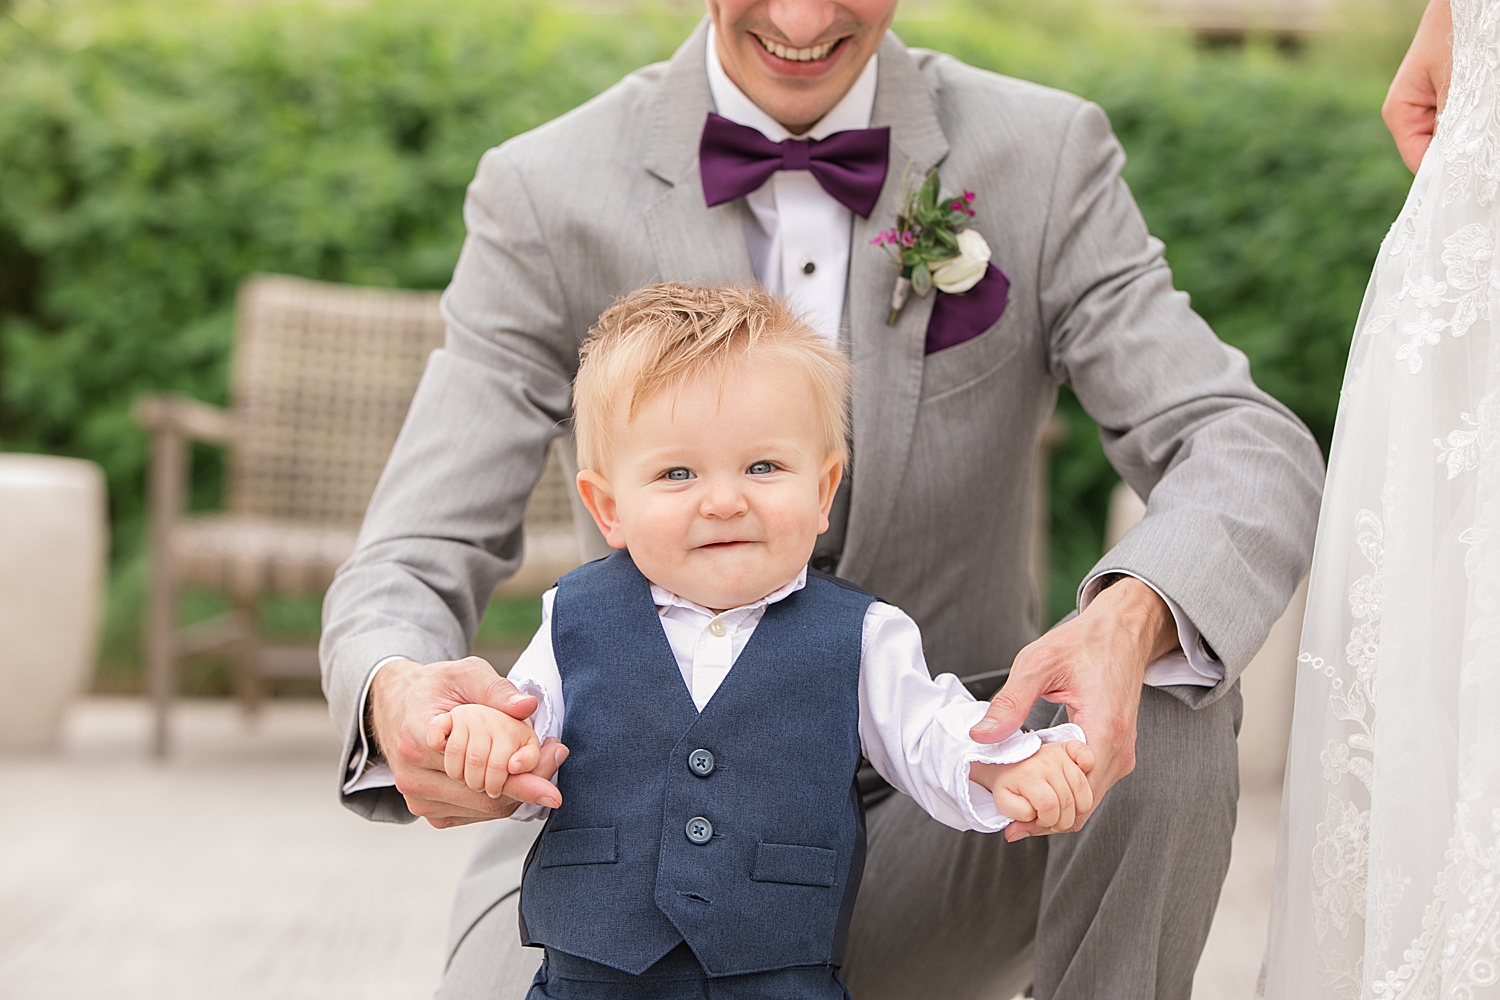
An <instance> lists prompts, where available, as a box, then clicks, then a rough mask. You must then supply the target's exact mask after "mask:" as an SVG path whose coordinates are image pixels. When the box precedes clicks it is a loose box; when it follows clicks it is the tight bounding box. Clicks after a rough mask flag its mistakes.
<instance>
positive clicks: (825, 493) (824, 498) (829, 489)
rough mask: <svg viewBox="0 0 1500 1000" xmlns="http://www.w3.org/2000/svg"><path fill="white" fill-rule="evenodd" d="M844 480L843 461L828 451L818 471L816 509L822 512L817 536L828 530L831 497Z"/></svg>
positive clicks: (831, 503)
mask: <svg viewBox="0 0 1500 1000" xmlns="http://www.w3.org/2000/svg"><path fill="white" fill-rule="evenodd" d="M843 480H844V460H843V459H842V458H840V457H839V455H838V453H837V452H832V451H830V452H829V453H828V454H827V455H826V456H824V458H823V465H822V467H821V468H820V469H819V470H818V507H819V509H820V510H821V511H822V517H821V519H820V521H819V525H820V527H819V528H818V534H820V535H821V534H822V533H823V532H825V531H827V530H828V512H829V511H830V510H832V509H833V497H834V495H835V494H836V493H838V491H839V483H841V482H843Z"/></svg>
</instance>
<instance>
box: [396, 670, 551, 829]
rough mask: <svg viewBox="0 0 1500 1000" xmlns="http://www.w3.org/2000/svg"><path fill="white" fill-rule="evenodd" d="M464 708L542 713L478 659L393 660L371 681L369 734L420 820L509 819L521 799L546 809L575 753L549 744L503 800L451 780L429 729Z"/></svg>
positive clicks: (444, 823)
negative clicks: (554, 778)
mask: <svg viewBox="0 0 1500 1000" xmlns="http://www.w3.org/2000/svg"><path fill="white" fill-rule="evenodd" d="M459 705H488V706H489V707H490V708H493V709H495V710H497V711H500V712H504V713H505V714H506V715H508V716H510V717H511V718H512V719H521V720H524V719H529V718H530V717H531V713H533V712H535V711H536V699H535V698H533V697H531V696H530V695H523V694H521V693H520V692H519V691H517V690H516V688H515V685H513V684H511V682H510V681H508V680H506V679H505V678H504V677H501V676H500V675H499V674H497V673H495V669H494V668H493V667H491V666H490V665H489V664H488V663H486V662H485V661H484V660H481V659H480V658H479V657H477V656H470V657H467V658H466V659H462V660H449V661H444V662H441V663H427V664H422V663H415V662H413V661H411V660H393V661H391V662H390V663H387V664H386V665H385V666H383V667H381V668H380V671H379V672H378V673H377V674H376V675H375V679H374V680H373V681H372V682H371V683H370V697H369V705H368V708H369V722H370V735H372V736H373V737H374V738H375V744H376V749H377V751H378V752H379V753H380V754H381V755H382V756H383V757H384V758H385V762H386V763H387V764H388V765H389V766H390V769H391V773H392V774H393V775H395V778H396V790H397V791H399V792H400V793H401V794H402V795H403V796H405V797H406V808H408V809H410V810H411V812H412V814H413V815H415V816H421V817H422V818H423V819H425V820H427V822H428V823H430V824H432V825H433V826H435V827H437V828H438V829H443V828H445V827H450V826H462V825H464V824H466V823H478V822H482V821H483V820H488V819H499V818H503V817H506V816H509V815H510V814H511V813H513V812H515V811H516V808H517V807H518V806H520V804H521V803H522V802H530V803H533V804H536V805H545V804H549V803H550V802H551V801H552V800H554V799H556V797H557V788H556V787H554V786H553V784H552V781H551V778H552V776H553V775H554V774H556V773H557V769H558V768H559V767H561V766H562V762H563V761H564V760H565V759H566V758H567V755H568V751H567V749H566V748H565V747H564V746H563V745H562V744H561V743H559V742H558V741H557V740H554V739H549V740H547V741H546V742H545V743H543V744H542V747H541V753H540V757H539V762H538V764H537V768H536V770H534V771H532V772H531V773H530V774H518V775H513V776H512V777H511V779H510V780H509V781H507V782H506V785H505V792H506V794H505V795H503V796H501V797H500V798H490V797H489V796H488V795H486V794H485V793H484V792H482V791H477V792H476V791H474V790H473V789H471V788H469V786H468V785H466V784H464V782H463V781H456V780H454V779H453V778H450V777H448V774H447V772H446V770H445V769H444V763H443V754H442V752H441V751H438V750H433V749H432V748H431V747H429V746H428V744H427V732H428V726H429V725H430V724H431V723H432V720H433V719H434V718H435V717H437V716H439V715H442V714H443V713H445V712H449V711H452V710H453V709H454V708H456V707H457V706H459Z"/></svg>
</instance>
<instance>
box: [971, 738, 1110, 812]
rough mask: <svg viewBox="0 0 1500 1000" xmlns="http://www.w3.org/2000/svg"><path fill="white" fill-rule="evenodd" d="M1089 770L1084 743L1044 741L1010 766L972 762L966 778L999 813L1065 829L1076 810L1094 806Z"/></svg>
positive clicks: (1091, 758) (1091, 761)
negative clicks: (984, 791) (985, 794)
mask: <svg viewBox="0 0 1500 1000" xmlns="http://www.w3.org/2000/svg"><path fill="white" fill-rule="evenodd" d="M1093 768H1094V752H1093V751H1092V750H1090V749H1089V748H1088V747H1087V746H1086V745H1085V744H1083V743H1079V742H1076V741H1073V742H1068V743H1044V744H1042V748H1041V749H1040V750H1038V751H1037V752H1036V753H1035V754H1033V755H1032V756H1030V757H1028V758H1026V759H1025V760H1023V761H1018V762H1016V763H1014V764H972V765H970V767H969V777H970V778H972V779H973V780H974V781H975V782H977V783H979V784H980V785H982V786H984V788H986V789H987V790H988V791H989V792H990V793H991V794H992V795H994V797H995V808H996V809H998V810H1000V813H1001V815H1003V816H1009V817H1010V818H1011V819H1013V820H1015V821H1017V822H1019V823H1036V824H1037V825H1038V826H1041V827H1044V828H1046V830H1047V832H1049V833H1067V832H1068V831H1069V830H1071V829H1072V828H1073V823H1074V822H1075V820H1077V818H1078V815H1079V814H1080V813H1086V812H1088V811H1089V810H1090V809H1092V808H1093V807H1094V790H1093V788H1092V787H1091V786H1090V785H1089V781H1088V773H1089V772H1090V771H1091V770H1093Z"/></svg>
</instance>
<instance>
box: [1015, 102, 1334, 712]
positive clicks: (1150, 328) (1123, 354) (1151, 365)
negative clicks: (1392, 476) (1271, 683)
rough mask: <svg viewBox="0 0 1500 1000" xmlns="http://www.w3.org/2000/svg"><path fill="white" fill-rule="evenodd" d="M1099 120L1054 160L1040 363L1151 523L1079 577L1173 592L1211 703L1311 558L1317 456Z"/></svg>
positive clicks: (1191, 694)
mask: <svg viewBox="0 0 1500 1000" xmlns="http://www.w3.org/2000/svg"><path fill="white" fill-rule="evenodd" d="M1124 161H1125V154H1124V151H1123V150H1122V149H1121V148H1120V145H1119V143H1118V141H1116V139H1115V137H1114V135H1113V133H1112V132H1111V130H1110V127H1109V122H1108V120H1107V119H1106V117H1105V115H1104V112H1103V111H1102V110H1100V109H1099V108H1098V107H1097V106H1095V105H1092V104H1082V105H1080V107H1079V109H1078V110H1077V111H1076V112H1075V114H1074V116H1073V119H1072V121H1071V123H1070V124H1069V127H1068V129H1067V133H1066V136H1065V138H1064V140H1063V142H1062V144H1061V146H1060V149H1059V153H1058V161H1057V169H1056V172H1055V180H1054V188H1053V192H1052V196H1051V199H1050V207H1049V215H1048V222H1047V230H1046V235H1045V238H1044V241H1043V246H1042V250H1041V258H1040V261H1039V275H1040V281H1039V284H1038V289H1039V291H1038V295H1039V298H1040V301H1039V310H1040V315H1041V317H1042V322H1043V323H1044V325H1045V329H1046V330H1047V332H1048V337H1049V363H1050V365H1051V367H1052V371H1053V375H1054V377H1055V378H1057V379H1058V380H1059V381H1062V382H1067V383H1069V384H1070V385H1071V386H1072V388H1073V390H1074V392H1075V393H1076V394H1077V396H1078V399H1079V401H1080V402H1081V403H1082V404H1083V407H1084V409H1085V410H1087V411H1088V413H1089V415H1090V416H1092V417H1093V418H1094V419H1095V420H1096V421H1097V422H1098V424H1099V432H1100V436H1101V438H1102V440H1103V443H1104V450H1105V454H1106V455H1107V456H1108V458H1109V461H1110V463H1111V464H1112V465H1113V466H1114V467H1115V469H1116V470H1117V471H1118V472H1119V473H1120V476H1121V478H1123V479H1124V480H1125V481H1126V482H1127V483H1129V484H1130V485H1131V487H1132V488H1134V489H1135V491H1136V493H1138V494H1139V495H1140V496H1142V497H1144V498H1146V500H1147V506H1146V516H1145V518H1144V519H1143V520H1142V521H1141V523H1140V524H1138V525H1137V526H1136V527H1135V528H1133V529H1132V530H1131V531H1130V532H1129V533H1128V534H1126V536H1125V537H1124V538H1123V539H1122V540H1121V541H1120V543H1119V544H1118V545H1116V546H1115V547H1114V549H1112V550H1111V551H1110V552H1108V553H1106V554H1105V556H1104V558H1103V559H1102V560H1101V561H1100V562H1099V564H1098V565H1097V566H1096V567H1095V569H1094V570H1093V571H1092V572H1091V573H1090V574H1089V578H1093V577H1094V576H1096V575H1097V574H1099V573H1106V572H1125V573H1131V574H1134V575H1135V576H1138V577H1140V578H1141V579H1143V580H1145V581H1147V582H1148V583H1150V584H1151V585H1152V586H1153V587H1155V588H1156V589H1157V590H1158V591H1159V592H1161V593H1164V594H1167V595H1169V596H1170V597H1171V598H1172V599H1173V600H1175V601H1176V602H1177V604H1178V605H1179V606H1180V607H1181V608H1182V609H1183V611H1185V612H1186V614H1187V616H1188V617H1189V618H1190V619H1191V621H1192V622H1193V624H1194V625H1195V626H1196V627H1197V628H1198V630H1199V632H1200V633H1201V634H1202V636H1203V638H1204V640H1205V641H1206V642H1207V643H1208V644H1209V646H1211V647H1212V649H1213V651H1214V652H1215V653H1216V654H1217V655H1218V657H1219V659H1220V660H1221V661H1222V662H1223V664H1224V666H1225V678H1224V680H1223V681H1222V682H1220V683H1219V684H1217V685H1215V686H1214V687H1211V688H1200V689H1196V690H1193V689H1186V688H1178V689H1171V690H1173V692H1174V693H1177V694H1178V696H1179V697H1182V698H1183V699H1184V700H1185V701H1188V702H1189V704H1193V705H1201V704H1206V703H1207V702H1208V701H1211V700H1213V699H1214V698H1216V697H1218V695H1220V694H1222V693H1223V691H1224V690H1226V689H1227V687H1228V685H1230V684H1232V683H1233V682H1234V681H1235V680H1236V679H1237V678H1238V676H1239V674H1240V672H1241V671H1242V670H1243V669H1244V667H1245V665H1246V664H1247V663H1248V662H1249V661H1250V658H1251V657H1252V656H1253V655H1254V654H1255V652H1256V650H1257V649H1259V647H1260V645H1261V643H1263V642H1264V641H1265V637H1266V635H1267V633H1268V632H1269V631H1270V627H1271V625H1272V623H1273V622H1274V621H1275V620H1276V618H1277V617H1278V616H1279V615H1280V614H1281V612H1282V611H1283V610H1284V609H1285V607H1286V604H1287V601H1288V600H1289V599H1290V597H1291V594H1292V591H1293V589H1294V588H1295V587H1296V584H1297V581H1298V580H1299V579H1300V578H1301V577H1302V575H1303V574H1304V573H1305V572H1306V571H1307V568H1308V564H1309V562H1310V560H1311V557H1312V541H1313V532H1314V530H1315V528H1316V526H1317V516H1318V501H1319V496H1320V493H1321V489H1322V482H1323V462H1322V456H1321V454H1320V452H1319V451H1318V447H1317V444H1316V442H1315V441H1314V440H1313V438H1312V436H1311V435H1310V434H1309V433H1308V431H1307V429H1306V428H1305V427H1303V425H1302V423H1301V422H1300V421H1299V420H1298V419H1297V418H1296V417H1295V416H1294V415H1293V414H1292V413H1291V411H1289V410H1288V409H1287V408H1286V407H1284V406H1282V405H1281V404H1280V403H1278V402H1276V401H1275V400H1274V399H1272V398H1271V397H1270V396H1269V395H1267V394H1266V393H1264V392H1262V391H1261V390H1260V389H1258V388H1257V387H1256V385H1255V383H1254V382H1253V381H1252V380H1251V377H1250V365H1249V362H1248V361H1247V360H1246V358H1245V356H1244V355H1243V354H1241V353H1240V352H1239V351H1237V350H1235V349H1234V348H1232V347H1229V346H1228V345H1226V344H1224V343H1222V342H1221V341H1220V340H1219V339H1218V338H1217V337H1215V336H1214V333H1213V331H1212V330H1210V329H1209V327H1208V325H1207V324H1206V323H1205V322H1204V321H1203V320H1202V318H1200V317H1199V316H1198V315H1197V314H1196V313H1194V312H1193V310H1192V308H1191V306H1190V305H1189V302H1188V297H1187V295H1186V294H1185V293H1183V292H1180V291H1177V290H1176V289H1175V288H1174V287H1173V285H1172V274H1171V270H1170V269H1169V268H1168V266H1167V263H1166V260H1165V258H1164V256H1163V248H1162V244H1161V242H1160V241H1159V240H1156V239H1154V238H1152V237H1151V235H1150V234H1149V233H1148V232H1147V230H1146V225H1145V221H1144V219H1143V218H1142V217H1141V214H1140V210H1139V209H1138V208H1137V206H1136V204H1135V200H1134V198H1133V197H1132V196H1131V194H1130V191H1129V189H1128V188H1127V187H1126V185H1125V182H1124V181H1123V180H1122V179H1121V177H1120V169H1121V167H1122V166H1123V164H1124Z"/></svg>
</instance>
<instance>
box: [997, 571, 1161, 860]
mask: <svg viewBox="0 0 1500 1000" xmlns="http://www.w3.org/2000/svg"><path fill="white" fill-rule="evenodd" d="M1176 645H1177V626H1176V622H1175V621H1173V619H1172V612H1171V611H1170V610H1169V609H1168V608H1167V605H1166V603H1165V602H1164V601H1162V599H1161V598H1160V597H1158V596H1156V591H1154V590H1152V589H1151V588H1150V587H1148V586H1146V585H1145V584H1144V583H1142V582H1141V581H1139V580H1137V579H1135V578H1134V577H1125V578H1124V579H1121V580H1120V581H1119V582H1117V583H1115V584H1114V585H1113V586H1111V587H1106V588H1105V589H1104V590H1103V591H1101V592H1100V593H1099V595H1098V596H1097V597H1095V598H1094V600H1093V602H1092V603H1091V604H1090V605H1089V606H1088V608H1087V609H1086V610H1085V611H1084V612H1083V613H1082V614H1080V615H1079V616H1078V617H1077V618H1074V619H1073V620H1072V621H1070V622H1067V623H1066V624H1063V625H1059V626H1058V627H1057V628H1055V629H1053V630H1052V631H1051V632H1048V633H1047V634H1046V635H1044V636H1042V637H1041V638H1040V639H1038V640H1036V641H1035V642H1033V643H1032V644H1031V645H1029V646H1027V647H1026V648H1025V649H1023V650H1021V652H1020V654H1019V655H1017V656H1016V660H1015V663H1014V664H1012V665H1011V670H1010V678H1009V679H1008V680H1007V681H1006V682H1005V687H1003V688H1001V689H1000V692H999V693H998V694H996V695H995V697H994V698H992V699H991V700H990V707H989V710H988V711H987V712H985V716H984V718H983V719H981V720H980V721H979V723H978V724H977V725H975V726H974V728H973V729H971V730H969V736H970V737H971V738H972V739H973V740H974V741H975V742H976V743H996V742H999V741H1000V740H1002V739H1004V738H1005V737H1007V736H1009V735H1010V734H1011V733H1014V732H1015V731H1016V730H1017V729H1018V728H1020V726H1021V724H1022V723H1023V722H1025V721H1026V716H1027V715H1028V714H1029V713H1030V712H1031V706H1032V705H1033V704H1035V703H1036V700H1037V699H1038V698H1046V699H1047V700H1048V701H1053V702H1061V703H1063V704H1065V705H1067V706H1068V711H1069V716H1068V719H1069V721H1070V722H1076V723H1077V724H1078V725H1079V726H1080V727H1082V729H1083V731H1084V732H1085V733H1086V734H1087V735H1088V738H1089V743H1088V745H1089V748H1090V749H1091V750H1092V751H1093V756H1094V762H1095V763H1094V767H1093V769H1092V770H1091V771H1089V785H1090V786H1092V788H1093V790H1094V801H1093V805H1092V807H1091V808H1088V809H1084V810H1081V811H1080V812H1079V814H1078V815H1077V817H1076V818H1075V821H1074V822H1073V824H1072V826H1071V827H1069V828H1068V830H1069V831H1070V832H1076V831H1078V830H1081V829H1083V824H1084V823H1085V822H1086V821H1087V820H1088V818H1089V816H1090V815H1091V814H1092V813H1093V811H1094V808H1097V807H1098V804H1099V801H1100V799H1102V798H1103V797H1104V793H1105V792H1106V791H1108V790H1109V788H1110V786H1111V785H1113V784H1114V783H1115V782H1116V781H1119V780H1120V779H1121V778H1123V777H1125V775H1127V774H1129V773H1130V772H1131V771H1132V770H1134V769H1135V722H1136V714H1137V712H1138V711H1139V709H1140V704H1141V684H1142V681H1143V680H1144V679H1145V676H1146V667H1147V666H1149V665H1150V664H1151V662H1152V661H1154V660H1156V659H1158V658H1160V657H1161V656H1164V655H1165V654H1166V653H1168V652H1170V651H1171V650H1172V648H1173V647H1175V646H1176ZM1049 832H1052V831H1051V830H1049V829H1047V828H1044V827H1041V826H1039V825H1037V824H1036V823H1012V824H1011V825H1010V826H1009V827H1007V828H1006V830H1005V839H1006V840H1011V841H1015V840H1020V839H1022V838H1024V837H1029V836H1031V835H1032V834H1040V833H1049Z"/></svg>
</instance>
